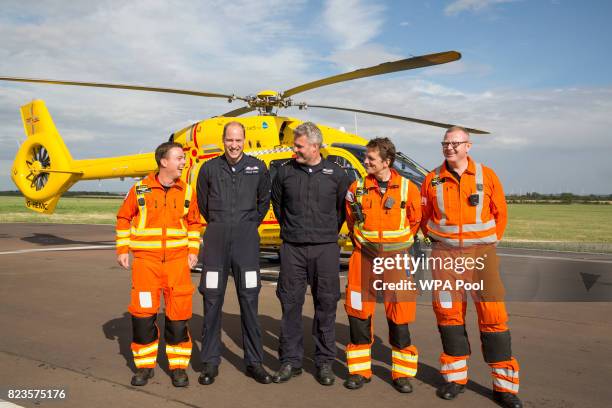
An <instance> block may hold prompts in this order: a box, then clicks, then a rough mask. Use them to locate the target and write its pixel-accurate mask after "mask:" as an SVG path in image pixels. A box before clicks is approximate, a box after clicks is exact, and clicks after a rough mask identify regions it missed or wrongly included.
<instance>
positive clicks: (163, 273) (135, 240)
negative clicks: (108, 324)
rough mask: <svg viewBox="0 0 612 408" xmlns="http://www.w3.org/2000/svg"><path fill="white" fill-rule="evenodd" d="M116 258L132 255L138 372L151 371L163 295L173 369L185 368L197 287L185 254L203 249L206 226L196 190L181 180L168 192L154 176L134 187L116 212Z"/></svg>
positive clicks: (131, 309) (132, 307) (134, 349)
mask: <svg viewBox="0 0 612 408" xmlns="http://www.w3.org/2000/svg"><path fill="white" fill-rule="evenodd" d="M116 229H117V231H116V234H117V238H116V243H117V254H126V253H128V251H131V252H132V254H133V256H134V261H133V266H132V291H131V303H130V305H129V307H128V311H129V312H130V314H131V315H132V330H133V341H132V345H131V349H132V354H133V355H134V363H135V365H136V367H137V368H153V367H155V362H156V358H157V348H158V342H159V329H158V328H157V325H156V323H155V321H156V319H157V311H158V309H159V305H160V294H161V292H162V291H163V293H164V301H165V305H166V320H165V333H164V334H165V339H166V354H167V356H168V363H169V366H170V369H171V370H173V369H177V368H186V367H187V365H188V364H189V358H190V356H191V336H190V335H189V331H188V328H187V320H188V319H190V318H191V311H192V303H191V298H192V294H193V285H192V283H191V274H190V268H189V265H188V261H187V254H188V253H191V254H196V255H197V253H198V251H199V248H200V233H201V229H202V224H201V222H200V212H199V210H198V205H197V198H196V195H195V191H193V189H192V188H191V186H189V185H187V184H185V183H184V182H183V181H181V180H179V181H177V182H176V183H175V184H174V185H173V186H172V187H170V188H168V189H167V190H166V189H165V188H164V187H163V186H162V185H161V184H160V183H159V181H158V180H157V176H156V174H155V173H152V174H150V175H149V176H147V177H146V178H144V179H143V180H141V181H139V182H138V183H136V184H135V185H134V186H133V187H132V188H131V189H130V191H129V192H128V194H127V196H126V198H125V200H124V202H123V205H122V206H121V208H120V209H119V212H118V213H117V227H116Z"/></svg>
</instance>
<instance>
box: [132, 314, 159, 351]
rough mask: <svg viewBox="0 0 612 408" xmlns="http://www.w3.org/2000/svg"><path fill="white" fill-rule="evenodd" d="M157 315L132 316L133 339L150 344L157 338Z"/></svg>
mask: <svg viewBox="0 0 612 408" xmlns="http://www.w3.org/2000/svg"><path fill="white" fill-rule="evenodd" d="M155 320H157V315H153V316H150V317H136V316H132V334H133V341H134V343H137V344H149V343H153V342H154V341H155V340H157V325H156V324H155Z"/></svg>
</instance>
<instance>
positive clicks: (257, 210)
mask: <svg viewBox="0 0 612 408" xmlns="http://www.w3.org/2000/svg"><path fill="white" fill-rule="evenodd" d="M197 195H198V206H199V208H200V212H201V213H202V215H203V216H204V218H205V219H206V222H207V223H208V225H207V226H206V232H205V233H204V238H203V240H204V244H203V249H202V251H200V256H201V257H202V259H201V260H202V264H203V270H202V277H201V280H200V286H199V290H200V292H201V293H202V295H203V296H204V324H203V329H202V351H201V360H202V362H203V363H210V364H214V365H219V364H220V363H221V308H222V306H223V300H224V297H225V288H226V286H227V278H228V275H229V273H230V270H231V272H232V274H233V275H234V283H235V285H236V291H237V293H238V302H239V304H240V322H241V325H242V342H243V348H244V360H245V363H246V365H247V366H250V365H257V364H261V363H262V362H263V349H262V344H261V329H260V327H259V321H258V318H257V314H258V312H257V308H258V298H259V290H260V288H261V281H260V275H259V234H258V232H257V228H258V227H259V224H261V222H262V221H263V219H264V218H265V216H266V213H267V212H268V209H269V208H270V173H269V172H268V169H267V167H266V165H265V163H264V162H263V161H261V160H259V159H256V158H255V157H252V156H247V155H244V156H243V157H242V158H241V159H240V161H239V162H238V163H236V164H235V165H230V164H229V163H228V161H227V159H226V157H225V155H223V156H220V157H216V158H214V159H212V160H209V161H208V162H206V163H205V164H204V165H203V166H202V168H201V169H200V174H199V175H198V183H197Z"/></svg>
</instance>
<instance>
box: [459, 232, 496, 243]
mask: <svg viewBox="0 0 612 408" xmlns="http://www.w3.org/2000/svg"><path fill="white" fill-rule="evenodd" d="M496 242H497V234H491V235H487V236H486V237H481V238H469V239H464V240H463V243H464V244H494V243H496Z"/></svg>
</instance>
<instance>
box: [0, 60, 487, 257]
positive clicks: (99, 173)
mask: <svg viewBox="0 0 612 408" xmlns="http://www.w3.org/2000/svg"><path fill="white" fill-rule="evenodd" d="M460 58H461V54H460V53H458V52H456V51H447V52H441V53H436V54H428V55H422V56H417V57H412V58H407V59H402V60H399V61H393V62H386V63H383V64H379V65H376V66H373V67H369V68H363V69H358V70H355V71H351V72H347V73H344V74H339V75H334V76H331V77H328V78H324V79H320V80H317V81H313V82H309V83H306V84H303V85H300V86H296V87H294V88H291V89H288V90H286V91H284V92H276V91H271V90H265V91H261V92H259V93H258V94H257V95H254V96H246V97H241V96H236V95H225V94H218V93H211V92H200V91H191V90H182V89H170V88H157V87H148V86H134V85H121V84H105V83H91V82H76V81H58V80H47V79H33V78H15V77H0V80H4V81H14V82H33V83H43V84H57V85H73V86H87V87H101V88H114V89H129V90H134V91H149V92H163V93H173V94H183V95H192V96H201V97H209V98H224V99H227V101H228V102H233V101H235V100H240V101H243V102H245V103H246V106H244V107H240V108H238V109H235V110H232V111H230V112H227V113H225V114H223V115H221V116H217V117H212V118H209V119H204V120H202V121H199V122H197V123H194V124H193V125H191V126H189V127H186V128H184V129H181V130H179V131H176V132H174V133H173V134H172V135H171V136H170V140H173V141H175V142H178V143H180V144H182V145H183V150H184V151H185V154H186V156H187V165H186V166H185V169H184V171H183V176H182V177H183V180H185V181H186V182H188V183H191V184H193V185H194V186H195V182H196V179H197V175H198V172H199V169H200V167H201V166H202V164H203V163H204V162H205V161H206V160H208V159H210V158H213V157H216V156H218V155H220V154H223V150H222V147H223V143H222V140H221V137H222V130H223V126H224V125H225V124H226V123H227V122H228V121H234V120H237V121H239V122H240V123H242V124H243V125H244V127H245V129H246V135H247V140H246V144H245V153H246V154H249V155H253V156H256V157H258V158H259V159H261V160H263V161H264V162H265V163H266V165H268V167H269V168H270V174H271V177H274V175H275V173H276V169H277V168H278V166H280V165H282V164H283V163H284V162H286V161H287V160H289V159H291V157H292V156H293V150H292V145H293V129H295V127H297V126H298V125H300V124H301V123H302V121H301V120H299V119H296V118H291V117H286V116H278V115H277V111H278V110H279V109H282V108H288V107H291V106H297V107H299V108H300V109H306V108H319V109H334V110H341V111H348V112H356V113H363V114H369V115H375V116H382V117H387V118H392V119H399V120H404V121H409V122H416V123H421V124H425V125H430V126H437V127H441V128H448V127H451V126H453V125H452V124H448V123H440V122H434V121H429V120H422V119H416V118H411V117H406V116H399V115H392V114H387V113H380V112H373V111H366V110H361V109H352V108H344V107H337V106H327V105H315V104H307V103H305V102H294V101H293V100H292V99H291V97H293V96H294V95H296V94H298V93H301V92H304V91H308V90H311V89H315V88H319V87H322V86H326V85H331V84H335V83H339V82H345V81H350V80H354V79H358V78H365V77H371V76H375V75H381V74H386V73H391V72H398V71H404V70H410V69H415V68H423V67H428V66H433V65H439V64H445V63H448V62H452V61H456V60H458V59H460ZM275 110H276V111H275ZM252 111H258V112H259V115H257V116H249V117H243V118H237V117H238V116H240V115H243V114H245V113H248V112H252ZM21 118H22V121H23V126H24V129H25V133H26V135H27V138H26V140H25V142H24V143H23V144H22V145H21V146H20V148H19V150H18V152H17V155H16V157H15V161H14V163H13V167H12V170H11V178H12V179H13V182H14V183H15V185H16V186H17V188H18V189H19V190H20V191H21V193H22V194H23V196H24V197H25V205H26V207H27V208H29V209H31V210H33V211H36V212H39V213H45V214H50V213H53V211H54V209H55V206H56V205H57V202H58V201H59V199H60V197H61V196H62V194H63V193H64V192H66V191H67V190H68V189H69V188H70V187H72V186H73V185H74V184H75V183H76V182H77V181H80V180H95V179H109V178H124V177H135V178H137V177H144V176H145V175H147V174H148V173H150V172H152V171H155V170H156V169H157V165H156V163H155V159H154V153H153V152H150V153H142V154H136V155H128V156H118V157H108V158H101V159H86V160H74V159H72V156H71V155H70V152H69V150H68V148H67V147H66V145H65V144H64V142H63V140H62V138H61V136H60V134H59V132H58V131H57V129H56V128H55V125H54V124H53V120H52V118H51V115H50V114H49V112H48V110H47V108H46V106H45V103H44V102H43V101H42V100H35V101H33V102H31V103H29V104H27V105H24V106H22V107H21ZM318 126H319V127H320V128H321V131H322V132H323V144H324V146H323V148H322V154H323V156H324V157H326V158H327V159H329V160H332V161H335V162H336V163H338V164H339V165H340V166H341V167H343V168H344V169H345V170H346V172H347V174H349V176H350V177H351V178H353V179H355V178H360V177H363V176H364V175H365V173H366V171H365V169H364V167H363V164H362V163H363V159H364V157H365V145H366V143H367V140H366V139H364V138H362V137H360V136H358V135H355V134H350V133H347V132H345V131H343V130H339V129H334V128H331V127H328V126H325V125H318ZM467 129H468V131H470V132H471V133H475V134H486V133H488V132H485V131H482V130H478V129H471V128H467ZM394 166H395V168H396V169H397V170H398V171H399V172H400V173H401V174H402V175H404V176H405V177H408V178H409V179H411V180H412V181H413V182H415V183H417V185H420V184H421V182H422V180H423V178H424V176H425V175H426V174H427V170H426V169H424V168H423V167H422V166H420V165H419V164H417V163H416V162H415V161H414V160H412V159H411V158H409V157H408V156H406V155H405V154H403V153H399V154H398V158H397V160H396V162H395V164H394ZM345 228H346V227H345ZM279 232H280V230H279V225H278V222H277V221H276V220H275V218H274V214H273V212H272V211H271V210H270V211H269V212H268V214H267V216H266V218H265V220H264V222H263V223H262V225H261V226H260V229H259V233H260V236H261V244H262V246H263V247H267V248H275V247H278V246H279V245H280V238H279ZM340 244H341V245H342V246H343V247H344V248H348V247H350V241H349V240H348V237H347V235H346V230H343V231H342V232H341V236H340Z"/></svg>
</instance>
